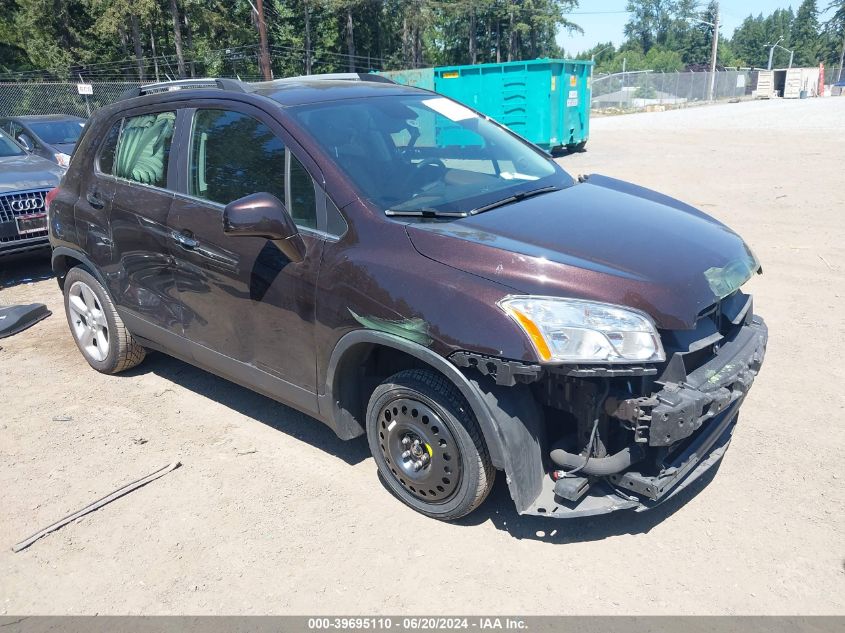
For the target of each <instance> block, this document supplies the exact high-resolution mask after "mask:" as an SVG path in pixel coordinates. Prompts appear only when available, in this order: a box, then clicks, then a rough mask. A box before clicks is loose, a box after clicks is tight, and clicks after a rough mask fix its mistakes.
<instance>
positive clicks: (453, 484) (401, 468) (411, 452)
mask: <svg viewBox="0 0 845 633" xmlns="http://www.w3.org/2000/svg"><path fill="white" fill-rule="evenodd" d="M378 433H379V437H378V441H379V447H380V448H381V453H382V456H383V457H384V460H385V462H387V467H388V468H389V469H390V472H391V473H392V474H393V478H394V479H395V480H396V481H397V482H398V483H399V484H400V485H401V486H402V487H403V488H404V489H405V490H407V491H408V492H409V493H410V494H412V495H413V496H414V497H416V498H417V499H420V500H422V501H425V502H426V503H435V504H436V503H445V502H446V501H448V500H449V499H450V498H451V497H453V496H454V495H455V493H456V492H457V489H458V486H459V485H460V481H461V476H462V472H461V470H462V469H461V454H460V450H459V448H458V443H457V442H456V441H455V437H454V435H452V432H451V431H450V430H449V427H448V426H447V425H446V424H445V423H444V422H443V418H442V416H441V415H440V414H438V413H437V412H435V411H434V409H432V408H431V407H429V406H428V405H427V404H425V403H423V402H420V401H419V400H415V399H413V398H396V399H395V400H392V401H390V402H389V403H387V404H385V405H384V406H383V407H382V408H381V409H380V410H379V413H378Z"/></svg>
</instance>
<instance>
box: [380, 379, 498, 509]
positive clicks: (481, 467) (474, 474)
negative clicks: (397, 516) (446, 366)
mask: <svg viewBox="0 0 845 633" xmlns="http://www.w3.org/2000/svg"><path fill="white" fill-rule="evenodd" d="M367 440H368V442H369V445H370V451H371V452H372V454H373V458H374V459H375V462H376V465H377V466H378V470H379V474H380V475H381V476H382V478H383V480H384V482H385V484H386V485H387V487H388V488H389V489H390V491H391V492H392V493H393V494H394V495H395V496H397V497H398V498H399V499H400V500H401V501H402V502H403V503H405V504H407V505H408V506H410V507H411V508H413V509H414V510H416V511H417V512H420V513H422V514H424V515H426V516H429V517H432V518H434V519H439V520H441V521H452V520H454V519H458V518H460V517H462V516H465V515H467V514H469V513H470V512H472V511H473V510H475V508H477V507H478V506H479V505H481V503H482V502H483V501H484V499H485V498H486V497H487V495H488V494H489V493H490V490H491V488H492V487H493V481H494V479H495V476H496V471H495V469H494V468H493V464H492V462H491V461H490V454H489V452H488V451H487V447H486V445H485V444H484V439H483V437H482V434H481V429H480V428H479V427H478V423H477V422H476V420H475V416H474V415H473V413H472V410H471V409H470V407H469V405H468V404H467V401H466V399H465V398H464V397H463V395H462V394H461V392H460V391H458V389H457V388H456V387H455V385H453V384H452V383H451V382H450V381H448V380H447V379H446V378H445V377H443V376H441V375H440V374H438V373H436V372H434V371H431V370H427V369H411V370H405V371H401V372H399V373H397V374H394V375H393V376H391V377H390V378H388V379H387V380H385V381H384V382H382V383H381V384H380V385H379V386H378V387H377V388H376V389H375V391H373V394H372V397H371V398H370V402H369V405H368V407H367ZM406 453H407V455H406Z"/></svg>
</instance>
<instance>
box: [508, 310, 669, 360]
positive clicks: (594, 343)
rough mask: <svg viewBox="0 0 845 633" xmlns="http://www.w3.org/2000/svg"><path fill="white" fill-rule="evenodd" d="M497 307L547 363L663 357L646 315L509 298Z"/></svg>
mask: <svg viewBox="0 0 845 633" xmlns="http://www.w3.org/2000/svg"><path fill="white" fill-rule="evenodd" d="M499 306H500V307H501V308H502V309H503V310H504V311H505V312H507V313H508V314H509V315H511V317H513V319H514V320H515V321H516V322H517V323H518V324H519V326H520V327H521V328H522V329H523V331H524V332H525V333H526V334H527V335H528V338H530V339H531V341H532V342H533V343H534V347H535V348H536V350H537V353H538V354H539V356H540V360H542V361H548V362H568V363H629V362H632V361H635V362H660V361H663V360H665V359H666V354H665V353H664V352H663V345H662V344H661V343H660V336H658V334H657V328H656V327H655V325H654V322H653V321H652V320H651V318H649V316H648V315H646V314H644V313H642V312H639V311H637V310H633V309H630V308H622V307H620V306H615V305H611V304H608V303H597V302H594V301H582V300H580V299H562V298H558V297H532V296H515V295H510V296H507V297H505V298H504V299H502V300H501V301H499Z"/></svg>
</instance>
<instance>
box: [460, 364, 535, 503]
mask: <svg viewBox="0 0 845 633" xmlns="http://www.w3.org/2000/svg"><path fill="white" fill-rule="evenodd" d="M470 382H471V383H472V385H473V386H474V388H475V389H476V390H477V391H478V393H479V395H480V397H481V399H482V401H483V403H484V404H485V406H486V407H487V409H488V410H489V411H490V415H491V417H492V420H493V423H494V427H495V430H496V432H497V433H498V434H499V435H500V438H501V440H500V441H501V443H502V451H503V455H502V457H503V466H502V468H503V469H504V471H505V475H506V476H507V482H508V490H510V493H511V498H512V499H513V502H514V505H515V506H516V510H517V512H519V513H520V514H522V513H523V512H525V511H526V510H527V509H528V508H529V507H531V505H532V504H533V503H534V502H535V501H536V500H537V497H539V496H540V493H541V492H542V491H543V480H544V479H545V478H546V477H547V474H546V468H545V461H544V459H543V453H544V451H545V448H544V440H543V438H544V437H545V433H546V430H545V419H544V417H543V410H542V408H541V407H540V405H539V403H538V402H537V400H536V398H535V397H534V395H533V393H532V392H531V388H530V387H529V386H528V385H524V384H517V385H514V386H513V387H503V386H500V385H497V384H496V382H495V380H494V379H493V378H491V377H489V376H481V377H479V378H478V379H475V378H473V379H471V380H470Z"/></svg>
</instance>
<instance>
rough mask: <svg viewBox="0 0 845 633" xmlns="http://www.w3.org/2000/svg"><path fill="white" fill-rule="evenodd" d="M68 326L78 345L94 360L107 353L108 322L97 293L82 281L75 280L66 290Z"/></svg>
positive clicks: (100, 359) (99, 359) (104, 357)
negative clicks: (68, 314) (68, 315)
mask: <svg viewBox="0 0 845 633" xmlns="http://www.w3.org/2000/svg"><path fill="white" fill-rule="evenodd" d="M68 312H69V313H70V322H71V323H70V327H71V330H72V331H73V335H74V337H75V338H76V340H77V342H78V343H79V346H80V347H81V348H82V349H83V350H84V351H85V353H86V354H87V355H88V356H90V357H91V358H93V359H94V360H96V361H104V360H105V359H106V356H108V355H109V323H108V321H107V320H106V315H105V313H104V312H103V306H101V305H100V302H99V301H98V300H97V295H95V294H94V291H93V290H92V289H91V287H90V286H89V285H88V284H86V283H85V282H84V281H75V282H73V285H72V286H71V287H70V290H68Z"/></svg>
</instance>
